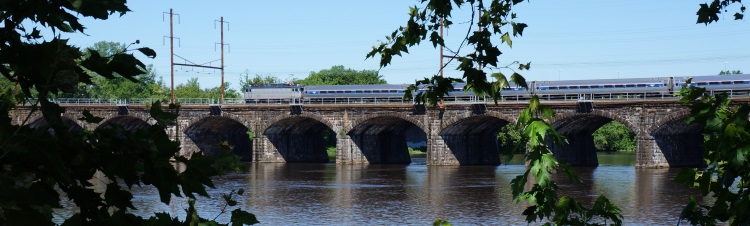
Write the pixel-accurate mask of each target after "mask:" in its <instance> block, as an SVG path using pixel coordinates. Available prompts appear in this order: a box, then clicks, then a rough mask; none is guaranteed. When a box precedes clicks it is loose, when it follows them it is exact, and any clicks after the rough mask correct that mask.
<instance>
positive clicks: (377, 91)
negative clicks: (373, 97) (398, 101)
mask: <svg viewBox="0 0 750 226" xmlns="http://www.w3.org/2000/svg"><path fill="white" fill-rule="evenodd" d="M372 93H380V90H373V91H372Z"/></svg>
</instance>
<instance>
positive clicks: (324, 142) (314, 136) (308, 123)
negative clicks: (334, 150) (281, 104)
mask: <svg viewBox="0 0 750 226" xmlns="http://www.w3.org/2000/svg"><path fill="white" fill-rule="evenodd" d="M331 131H332V130H331V129H330V128H329V127H328V126H327V125H326V124H325V123H322V122H320V121H318V120H315V119H313V118H308V117H302V116H297V117H291V118H286V119H283V120H279V121H278V122H276V123H274V124H273V125H271V126H270V127H269V128H268V129H266V131H264V132H263V135H265V136H266V138H268V140H269V141H271V144H273V146H274V148H276V150H278V152H279V154H281V157H282V158H284V160H285V161H286V162H319V163H326V162H329V161H330V159H329V156H328V152H327V149H328V146H329V145H331V139H332V138H331V136H333V138H334V139H335V133H331Z"/></svg>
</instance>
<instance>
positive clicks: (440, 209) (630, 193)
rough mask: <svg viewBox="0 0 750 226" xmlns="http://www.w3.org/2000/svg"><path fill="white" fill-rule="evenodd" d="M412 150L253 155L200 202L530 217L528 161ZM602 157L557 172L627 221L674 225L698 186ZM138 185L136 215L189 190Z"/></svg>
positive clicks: (272, 219)
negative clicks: (309, 156) (329, 159)
mask: <svg viewBox="0 0 750 226" xmlns="http://www.w3.org/2000/svg"><path fill="white" fill-rule="evenodd" d="M412 160H413V161H414V163H412V164H410V165H336V164H331V163H329V164H283V163H279V164H272V163H254V164H251V165H249V172H247V173H246V174H232V175H226V176H222V177H219V178H215V179H214V182H215V184H216V185H217V189H212V190H211V191H210V193H211V196H212V198H200V199H199V200H198V201H197V209H198V210H199V211H200V212H201V216H204V217H209V218H213V217H215V216H217V215H218V214H219V213H220V210H221V208H222V206H223V205H222V203H223V202H222V201H221V195H220V194H221V193H228V192H229V191H231V190H237V189H240V188H243V189H245V191H246V192H245V194H244V195H243V196H240V197H238V201H239V202H240V204H239V205H238V206H240V207H242V208H243V209H244V210H247V211H249V212H251V213H254V214H255V215H256V216H257V217H258V220H260V222H261V223H262V224H264V225H334V224H335V225H362V224H367V225H370V224H375V225H430V224H431V223H432V222H433V221H434V220H435V219H437V218H443V219H446V220H448V221H450V222H451V223H453V224H454V225H476V224H481V225H526V221H525V220H524V216H523V215H522V214H521V212H522V211H523V209H524V205H523V204H516V203H515V202H514V201H513V200H512V195H511V190H510V187H509V184H510V181H511V180H512V179H513V178H514V177H515V176H517V175H519V174H520V173H522V172H523V171H524V166H523V165H521V164H510V165H501V166H491V167H488V166H429V167H428V166H426V165H425V160H424V158H423V157H422V158H420V157H414V158H413V159H412ZM599 161H600V166H599V167H596V168H576V171H577V172H578V175H579V176H580V177H581V178H582V179H583V181H584V183H583V185H575V184H571V183H568V182H566V180H565V179H564V178H563V177H562V176H561V177H560V178H557V179H556V181H558V182H559V186H560V191H561V192H560V194H561V195H570V196H572V197H574V198H576V199H577V200H579V201H581V202H583V203H586V204H587V205H588V206H590V204H591V203H593V201H594V200H595V199H596V197H597V196H598V195H606V196H607V197H608V198H609V199H610V200H611V201H612V202H614V203H616V204H617V205H618V206H619V207H620V208H621V209H622V210H623V215H624V222H625V224H626V225H655V224H656V225H675V224H676V223H677V221H678V216H679V213H680V211H681V210H682V208H683V207H684V206H685V204H686V203H687V200H688V197H689V196H690V195H696V196H698V195H699V193H698V192H697V191H695V190H689V189H686V188H684V186H682V185H678V184H675V183H674V182H673V181H674V177H675V176H676V174H677V172H678V171H679V170H678V169H636V168H635V167H634V166H633V163H634V156H633V155H600V157H599ZM134 195H135V202H136V203H135V206H136V207H139V209H138V210H134V211H133V212H135V213H136V214H138V215H143V216H150V215H152V214H153V213H154V212H167V213H170V214H172V215H176V216H180V218H181V219H184V211H183V209H186V208H187V204H186V200H185V199H182V198H176V199H175V200H173V201H172V203H170V204H169V205H166V204H163V203H160V202H159V201H158V200H159V197H158V195H157V193H156V191H155V190H154V189H152V188H146V187H144V188H135V189H134ZM230 210H231V208H230ZM218 220H219V221H224V222H226V221H228V220H229V216H228V215H227V214H222V215H219V216H218ZM538 224H540V223H539V222H536V223H533V224H532V225H538Z"/></svg>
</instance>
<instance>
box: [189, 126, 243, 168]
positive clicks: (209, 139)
mask: <svg viewBox="0 0 750 226" xmlns="http://www.w3.org/2000/svg"><path fill="white" fill-rule="evenodd" d="M237 119H238V118H237V117H227V116H204V117H196V118H195V119H194V120H192V121H191V122H192V123H190V124H188V127H187V128H185V130H184V132H183V133H184V135H185V139H184V143H183V149H185V148H186V147H193V148H197V149H198V150H183V151H186V152H191V151H201V152H202V153H203V154H206V155H209V156H216V155H218V154H219V153H221V152H222V151H223V148H222V147H221V146H220V144H221V143H223V142H225V141H226V142H227V144H228V145H229V146H230V147H232V153H234V154H235V155H238V156H239V157H240V159H241V160H242V161H252V140H250V139H249V136H248V134H247V131H248V128H247V126H245V125H244V124H243V123H241V121H238V120H237ZM191 144H192V145H191Z"/></svg>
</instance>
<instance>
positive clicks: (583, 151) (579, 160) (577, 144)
mask: <svg viewBox="0 0 750 226" xmlns="http://www.w3.org/2000/svg"><path fill="white" fill-rule="evenodd" d="M612 121H614V120H613V119H611V118H607V117H603V116H599V115H574V116H571V117H568V118H564V119H561V120H559V121H556V122H554V123H552V126H554V127H555V129H556V130H557V132H558V133H559V134H560V135H562V136H564V137H565V139H566V140H567V141H568V143H567V144H565V145H562V146H554V145H553V147H552V153H554V155H555V157H556V158H557V159H558V160H561V161H565V162H567V163H568V164H570V165H572V166H591V167H595V166H599V159H598V157H597V151H598V149H597V148H596V145H595V144H596V142H595V141H594V132H595V131H597V130H599V129H600V128H602V127H603V126H604V125H607V124H609V123H611V122H612ZM626 127H627V126H626ZM628 129H629V130H630V132H631V133H632V129H631V128H628Z"/></svg>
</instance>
